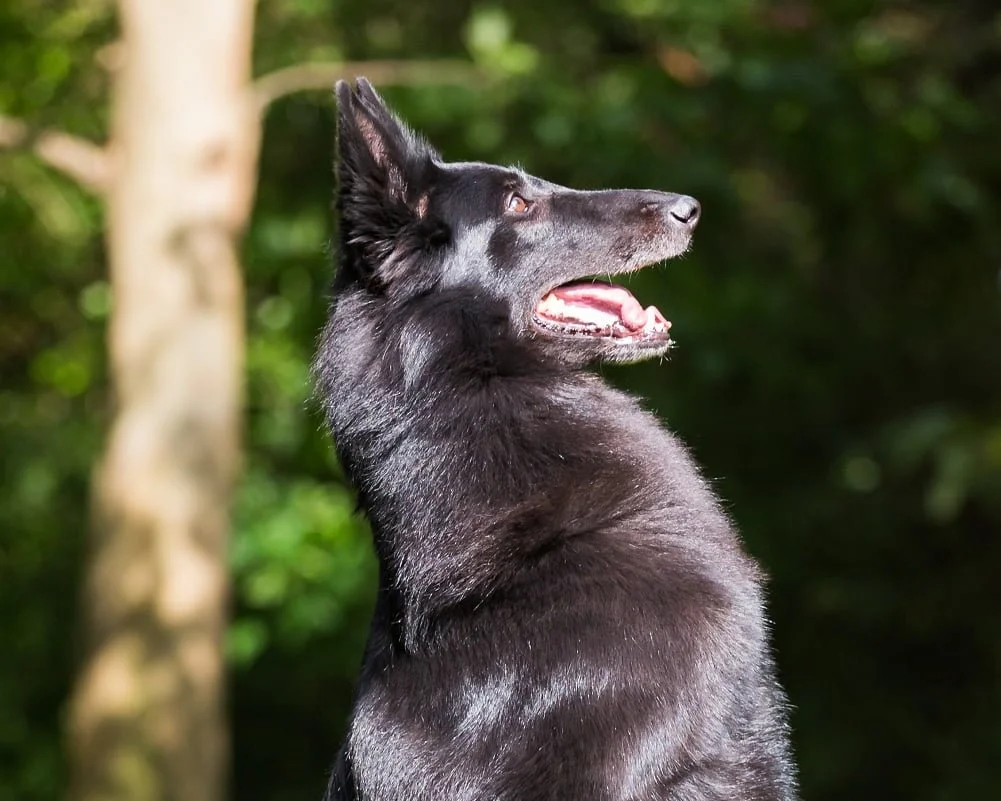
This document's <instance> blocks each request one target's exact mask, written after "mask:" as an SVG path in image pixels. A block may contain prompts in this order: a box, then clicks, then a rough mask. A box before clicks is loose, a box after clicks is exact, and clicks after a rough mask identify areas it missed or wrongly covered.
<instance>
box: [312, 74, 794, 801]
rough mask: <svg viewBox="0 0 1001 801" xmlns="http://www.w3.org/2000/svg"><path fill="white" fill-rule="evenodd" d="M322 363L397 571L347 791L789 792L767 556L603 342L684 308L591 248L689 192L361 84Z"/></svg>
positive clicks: (550, 795)
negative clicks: (567, 183)
mask: <svg viewBox="0 0 1001 801" xmlns="http://www.w3.org/2000/svg"><path fill="white" fill-rule="evenodd" d="M337 98H338V102H339V108H340V113H339V130H340V133H339V150H340V160H339V173H338V175H339V181H340V188H339V194H338V198H337V208H338V211H339V213H340V269H339V272H338V275H337V278H336V280H335V284H334V290H335V297H334V300H333V303H332V306H331V308H330V319H329V322H328V323H327V325H326V328H325V330H324V332H323V335H322V339H321V342H320V346H319V352H318V355H317V357H316V362H315V374H316V378H317V384H318V389H319V393H320V396H321V397H322V400H323V405H324V409H325V412H326V416H327V420H328V423H329V426H330V430H331V433H332V435H333V438H334V441H335V442H336V446H337V452H338V454H339V455H340V458H341V460H342V461H343V464H344V466H345V468H346V470H347V472H348V474H349V476H350V477H351V480H352V481H353V483H354V484H355V486H356V487H357V490H358V495H359V499H360V503H361V506H362V507H363V508H364V509H365V511H366V512H367V514H368V517H369V519H370V521H371V524H372V529H373V532H374V535H375V548H376V550H377V552H378V556H379V563H380V585H379V594H378V601H377V608H376V612H375V617H374V620H373V622H372V630H371V634H370V638H369V642H368V647H367V650H366V654H365V660H364V666H363V668H362V674H361V678H360V684H359V688H358V697H357V700H356V703H355V708H354V713H353V716H352V719H351V723H350V731H349V733H348V736H347V741H346V743H345V745H344V747H343V749H342V752H341V754H340V757H339V759H338V762H337V766H336V768H335V770H334V775H333V777H332V779H331V782H330V786H329V788H328V790H327V795H326V797H327V799H338V801H346V800H347V799H363V800H364V801H411V799H435V800H436V801H437V800H439V799H440V800H441V801H459V800H460V799H461V800H462V801H535V800H536V799H538V800H540V801H541V799H552V801H612V800H613V799H615V801H653V800H654V799H677V800H679V801H680V800H682V799H684V800H685V801H695V800H696V799H698V800H700V801H703V800H708V799H719V801H723V799H726V801H738V800H739V801H753V800H755V799H767V800H768V801H773V800H774V799H792V798H794V797H795V787H794V778H793V769H792V766H791V761H790V758H789V755H788V746H787V734H786V727H785V710H784V699H783V695H782V692H781V690H780V689H779V688H778V687H777V685H776V683H775V680H774V676H773V668H772V663H771V659H770V656H769V646H768V642H767V631H766V625H765V621H764V617H763V614H762V594H761V589H760V586H759V576H758V571H757V569H756V567H755V565H754V563H753V562H752V561H751V560H750V559H749V558H748V557H747V556H746V555H745V554H744V553H743V552H742V550H741V547H740V544H739V542H738V539H737V536H736V535H735V533H734V531H733V529H732V527H731V525H730V523H729V522H728V521H727V518H726V516H725V514H724V513H723V512H722V511H721V510H720V507H719V505H718V503H717V501H716V499H715V498H714V497H713V494H712V492H711V491H710V489H709V487H708V486H707V485H706V483H705V482H704V481H703V480H702V479H701V478H700V477H699V474H698V472H697V470H696V468H695V466H694V465H693V463H692V461H691V459H690V458H689V457H688V455H687V454H686V452H685V450H684V449H683V447H682V446H681V445H680V444H679V443H678V442H677V441H676V440H675V439H674V437H672V436H671V435H670V434H669V433H667V432H666V431H664V430H663V429H662V428H661V427H660V426H659V425H658V423H657V421H656V420H655V419H654V418H653V416H652V415H650V414H648V413H646V412H644V411H643V410H641V409H640V407H639V406H638V405H637V403H636V402H635V401H634V400H633V399H632V398H630V397H627V396H626V395H624V394H622V393H621V392H618V391H615V390H613V389H611V388H609V387H608V386H606V385H605V384H604V383H602V381H601V380H599V379H598V378H597V377H596V376H594V375H592V374H590V373H588V372H586V371H585V370H584V369H583V368H584V367H585V366H586V365H588V364H590V363H594V362H598V361H635V360H638V359H645V358H649V357H652V356H658V355H660V354H663V353H664V352H665V351H666V350H667V349H668V347H669V345H670V338H669V335H668V328H669V326H670V324H669V323H668V322H667V321H666V320H665V319H664V317H663V316H662V315H661V314H660V312H659V311H657V310H656V309H655V308H653V307H649V308H646V309H644V308H643V307H642V306H640V304H639V303H638V302H637V301H636V300H635V298H633V296H632V295H631V294H630V293H629V292H628V291H626V290H625V289H622V288H620V287H615V286H613V285H611V284H606V283H599V282H593V281H590V280H585V281H583V282H579V283H568V282H570V281H573V280H574V279H577V280H578V281H579V280H580V279H582V278H584V277H585V276H587V275H590V274H593V273H600V274H610V273H623V272H627V271H630V270H635V269H638V268H640V267H643V266H645V265H648V264H651V263H653V262H656V261H659V260H662V259H666V258H670V257H672V256H677V255H678V254H680V253H682V252H683V251H685V250H686V248H687V247H688V245H689V241H690V239H691V235H692V230H693V229H694V227H695V224H696V222H697V221H698V217H699V206H698V204H697V203H696V202H695V201H694V200H693V199H692V198H689V197H684V196H681V195H671V194H664V193H662V192H648V191H632V190H628V191H607V192H578V191H574V190H570V189H565V188H563V187H560V186H555V185H553V184H550V183H547V182H546V181H542V180H540V179H538V178H533V177H531V176H529V175H525V174H524V173H522V172H521V171H519V170H516V169H510V168H504V167H494V166H489V165H485V164H446V163H444V162H443V161H442V160H441V158H440V157H439V156H438V155H437V154H436V153H435V152H434V151H433V150H432V149H431V148H430V147H429V146H428V145H427V144H426V143H424V142H423V141H421V140H420V139H419V138H417V137H416V136H415V135H414V134H413V133H411V132H410V131H408V130H407V129H406V128H405V127H404V126H403V125H401V124H400V123H399V122H398V121H397V120H396V119H395V118H394V117H393V115H392V114H391V113H390V112H389V111H388V110H387V109H386V107H385V106H384V105H383V103H382V101H381V100H380V98H379V97H378V95H377V94H376V93H375V91H374V90H373V89H372V87H371V85H369V83H368V82H366V81H364V80H359V81H358V85H357V89H356V90H354V91H352V89H351V88H350V87H349V86H348V85H346V84H344V83H340V84H338V86H337Z"/></svg>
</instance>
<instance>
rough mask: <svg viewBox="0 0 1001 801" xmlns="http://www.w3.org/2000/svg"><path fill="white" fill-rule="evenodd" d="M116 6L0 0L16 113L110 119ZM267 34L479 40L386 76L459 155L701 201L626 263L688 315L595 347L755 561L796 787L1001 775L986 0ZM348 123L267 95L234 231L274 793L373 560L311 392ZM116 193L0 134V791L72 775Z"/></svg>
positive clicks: (316, 755) (242, 506) (353, 636)
mask: <svg viewBox="0 0 1001 801" xmlns="http://www.w3.org/2000/svg"><path fill="white" fill-rule="evenodd" d="M113 36H114V21H113V19H112V17H111V6H110V3H108V2H104V1H103V0H100V1H99V0H89V2H82V3H78V4H76V5H75V6H74V7H73V8H72V9H68V10H67V9H59V10H57V9H56V6H53V5H52V4H45V3H39V2H25V3H21V4H17V5H16V6H15V4H7V5H6V6H4V9H3V10H2V11H0V40H2V44H3V46H2V47H0V75H2V76H3V78H2V79H0V113H4V114H10V115H17V116H21V117H25V118H28V119H30V120H31V121H32V122H38V123H39V124H44V125H50V126H55V127H60V128H63V129H66V130H69V131H71V132H74V133H78V134H83V135H88V136H91V137H94V138H96V139H100V138H101V136H102V133H101V132H102V131H103V130H104V129H105V125H106V116H107V115H106V109H107V106H106V89H107V79H106V75H105V71H104V69H103V68H102V67H101V66H99V64H98V60H101V59H103V60H107V58H108V54H107V51H104V50H101V48H102V47H104V45H106V44H107V43H108V42H110V41H111V40H112V38H113ZM256 36H257V43H256V47H257V49H256V53H255V60H256V65H257V68H258V71H259V72H264V71H267V70H270V69H275V68H278V67H280V66H284V65H287V64H290V63H296V62H300V61H304V60H314V59H315V60H321V59H322V60H329V59H341V58H345V59H352V60H354V59H365V58H372V59H376V58H378V59H409V58H412V59H424V58H432V57H448V58H464V59H468V60H471V61H472V62H474V63H475V64H477V65H478V66H479V67H481V68H482V70H483V71H484V74H485V76H486V77H485V79H484V80H485V83H484V84H483V85H482V86H480V87H475V88H461V87H450V88H442V87H434V86H416V87H410V88H397V89H388V90H387V94H388V95H389V96H390V99H391V101H392V102H393V103H394V104H395V105H396V106H397V107H398V108H399V109H400V110H401V112H402V113H403V115H404V116H405V117H406V118H407V119H409V120H410V121H411V122H412V123H413V124H414V125H415V126H416V127H418V128H420V129H422V130H423V131H424V132H425V133H426V134H427V135H428V136H429V138H430V139H431V140H432V141H433V142H434V143H435V144H436V145H438V146H439V147H440V148H441V150H442V151H443V152H444V154H445V155H446V156H447V157H448V158H452V159H462V158H478V159H484V160H491V161H501V162H520V163H522V164H523V165H524V166H525V167H526V168H527V169H529V170H530V171H532V172H535V173H537V174H541V175H544V176H546V177H548V178H551V179H553V180H557V181H560V182H563V183H567V184H572V185H578V186H622V185H634V186H649V187H663V188H671V189H676V190H679V191H685V192H690V193H692V194H694V195H696V196H697V197H699V198H700V200H702V201H703V206H704V209H705V216H704V221H703V223H702V224H701V226H700V229H699V232H698V234H697V237H696V247H695V250H694V251H693V253H692V254H690V255H689V256H687V257H685V258H684V259H682V260H680V261H679V262H677V263H672V264H671V265H669V266H668V267H666V268H662V269H656V270H651V271H648V272H646V273H644V274H641V275H637V276H635V277H634V278H632V279H631V281H630V286H631V288H632V289H633V290H634V291H635V292H636V293H637V295H639V296H640V297H641V299H642V300H643V301H644V302H645V303H657V304H658V305H659V306H660V308H661V309H663V310H664V311H665V312H666V313H667V314H668V316H669V317H671V319H672V320H673V322H674V324H675V328H674V331H675V332H676V338H677V339H678V341H679V347H678V348H677V350H676V351H675V353H674V355H673V356H672V358H671V360H670V362H669V363H665V364H662V365H658V364H649V365H641V366H637V367H633V368H629V369H626V370H614V371H613V370H609V371H608V375H609V377H610V378H611V379H612V380H614V381H616V382H618V383H620V384H622V385H623V386H626V387H628V388H630V389H633V390H635V391H637V392H640V393H641V394H642V395H643V396H644V397H645V398H647V399H648V402H649V404H650V405H651V406H652V407H653V408H655V409H656V410H657V411H658V412H659V413H660V414H662V415H663V416H664V418H665V419H666V420H668V421H669V422H670V424H671V425H672V426H673V427H674V428H675V429H676V430H678V431H679V432H680V433H681V434H682V436H683V437H684V438H685V439H686V440H687V441H688V442H689V443H690V444H691V445H692V447H693V449H694V451H695V453H696V455H697V457H698V458H699V460H700V461H701V462H702V463H703V464H704V465H705V467H706V472H707V474H708V475H709V476H710V477H712V478H713V480H714V482H715V483H716V485H717V486H718V488H719V489H720V491H721V493H722V494H723V495H724V496H725V497H726V498H727V499H728V503H729V505H730V509H731V513H732V514H733V516H734V517H735V518H736V519H737V521H738V522H739V524H740V526H741V528H742V530H743V531H744V533H745V535H746V539H747V541H748V545H749V547H750V549H751V550H752V551H753V552H754V553H755V554H756V555H757V556H758V557H759V558H760V559H761V560H762V562H763V563H764V564H765V566H766V568H767V570H768V572H769V574H770V576H771V586H770V595H771V609H772V613H773V617H774V620H775V636H776V645H777V652H778V662H779V665H780V668H781V672H782V674H783V678H784V680H785V682H786V683H787V685H788V688H789V691H790V695H791V697H792V700H793V702H794V704H795V706H796V711H795V714H794V718H793V725H794V729H795V739H796V747H797V751H798V756H799V761H800V763H801V769H802V779H803V785H804V797H808V798H813V799H818V801H819V800H822V799H835V798H847V797H852V798H870V797H871V798H880V799H897V798H900V799H904V798H906V799H908V801H916V800H917V799H927V800H928V801H932V799H945V798H949V799H951V798H964V797H967V798H990V797H994V796H995V795H997V792H998V789H999V787H1001V785H999V782H998V779H997V775H996V774H997V771H996V767H995V766H996V762H997V760H998V758H999V757H1001V727H999V724H998V722H997V709H998V706H999V703H1001V690H999V687H1001V649H999V646H998V636H997V628H998V620H999V613H1001V606H999V603H998V601H997V598H998V594H997V590H996V587H995V586H994V581H995V574H996V573H997V570H998V568H999V567H1001V539H999V538H998V536H997V534H998V531H999V530H1001V359H999V358H998V343H1001V294H999V268H1001V219H999V217H1001V209H999V201H998V197H999V194H998V191H999V188H1001V156H999V153H1001V151H999V149H998V139H999V137H1001V117H999V115H998V114H997V109H999V108H1001V79H999V76H998V73H997V68H996V65H997V63H998V60H999V58H1001V15H999V14H998V13H997V12H996V11H994V10H993V9H992V8H991V5H990V4H987V3H974V2H972V1H971V2H960V3H953V4H945V5H944V4H939V3H934V2H931V0H913V2H909V3H898V2H877V3H861V2H856V0H836V1H835V2H830V3H824V4H819V3H805V2H798V1H797V0H789V2H782V3H771V2H764V0H713V2H709V0H704V1H703V2H680V0H597V1H596V2H590V3H579V2H571V1H570V0H558V1H557V2H550V3H538V2H527V0H515V2H507V3H490V4H467V3H448V2H445V1H444V0H426V2H424V3H399V2H394V1H393V0H342V1H341V2H339V3H336V4H331V3H326V2H319V1H318V0H308V1H307V0H264V2H261V3H259V4H258V29H257V35H256ZM99 54H100V56H99ZM332 134H333V114H332V107H331V100H330V93H329V92H328V93H322V92H317V93H308V94H304V95H301V96H296V97H292V98H289V99H287V100H284V101H281V102H279V103H277V104H276V105H275V106H274V107H273V109H272V110H271V112H270V114H269V116H268V119H267V126H266V136H265V143H264V151H263V154H262V162H261V183H260V190H259V196H258V203H257V206H256V210H255V214H254V219H253V224H252V226H251V229H250V231H249V233H248V236H247V240H246V247H245V267H246V274H247V282H248V293H247V319H248V328H249V347H248V358H247V395H248V410H247V426H246V458H245V467H246V469H245V473H244V477H243V480H242V483H241V486H240V491H239V496H238V500H237V504H236V508H235V510H234V529H235V531H234V542H233V549H232V567H233V574H234V619H233V624H232V627H231V629H230V632H229V636H228V641H227V644H228V648H229V654H230V656H231V662H232V667H233V692H232V697H231V706H232V713H233V721H234V725H233V736H234V783H235V789H234V797H238V798H252V799H260V800H261V801H281V800H282V799H291V798H299V797H304V796H305V797H310V794H312V797H319V795H320V792H321V787H322V784H323V774H324V770H325V768H326V765H327V763H328V762H329V760H330V758H331V757H332V754H333V750H334V748H335V746H336V742H337V738H338V736H339V732H340V730H341V727H342V726H343V722H344V715H345V714H346V710H347V709H348V706H349V704H350V694H351V682H352V677H353V674H354V671H355V668H356V666H357V663H358V660H359V657H360V650H361V647H362V644H363V642H364V636H365V625H366V622H367V621H366V619H367V615H368V610H369V609H370V606H371V602H372V597H371V593H372V587H373V583H374V576H375V567H374V564H373V561H372V557H371V554H370V552H369V546H368V540H367V532H366V530H365V528H364V524H363V522H362V521H361V520H360V519H359V518H358V517H357V516H356V515H354V513H353V508H354V507H353V499H352V497H351V495H350V492H349V491H348V490H347V489H346V488H345V486H344V484H343V478H342V476H341V475H340V473H339V471H338V469H337V466H336V465H335V464H334V461H333V458H332V455H331V452H330V447H329V443H328V442H327V440H326V437H325V436H324V434H323V432H322V425H321V422H320V419H319V415H318V414H317V412H316V409H315V404H313V403H312V402H311V401H310V399H309V391H310V390H309V379H308V364H309V360H310V358H311V353H312V348H313V345H314V342H315V337H316V334H317V331H318V330H319V327H320V325H321V324H322V320H323V316H324V311H325V303H326V296H327V286H328V282H329V274H330V263H331V261H332V259H331V255H330V248H329V242H330V241H331V235H332V228H331V221H330V219H329V216H328V211H329V208H330V199H331V196H332V186H331V180H332V177H331V176H332V174H331V170H330V166H329V162H330V158H331V154H332V138H333V136H332ZM100 226H101V211H100V207H99V205H98V204H96V203H95V202H94V201H92V200H91V199H89V198H88V197H86V196H85V195H83V194H82V193H81V192H80V191H79V190H78V189H76V188H75V187H74V186H73V185H71V184H70V183H68V182H67V181H66V180H65V179H64V178H62V177H61V176H59V175H57V174H55V173H53V172H51V171H50V170H49V169H48V168H46V167H44V166H42V165H41V164H39V163H38V162H37V161H36V160H35V159H34V158H33V157H31V156H30V155H27V154H24V153H11V152H4V151H0V245H2V252H3V253H4V257H3V258H2V259H0V293H2V305H0V309H2V311H0V359H2V370H3V373H2V375H3V380H2V383H0V466H2V468H3V479H2V490H0V629H2V631H3V632H4V635H5V636H4V644H5V648H4V657H3V658H2V659H0V760H3V762H0V764H3V769H0V801H6V800H7V799H18V801H42V800H43V799H44V800H46V801H47V800H48V799H53V798H56V797H57V796H58V795H59V793H60V788H61V785H62V781H63V775H62V758H61V756H60V748H59V746H60V739H59V738H60V734H59V726H60V722H61V716H62V705H63V704H64V702H65V698H66V692H67V689H68V686H69V681H70V678H71V673H72V668H73V664H74V658H75V639H74V638H75V629H74V623H73V621H74V613H73V608H74V604H75V600H76V593H77V586H78V581H79V576H80V564H81V559H82V554H83V552H84V548H85V539H84V537H85V531H86V528H87V524H86V520H87V512H86V500H87V481H88V477H89V470H90V468H91V465H92V463H93V460H94V458H95V456H96V454H97V453H98V450H99V447H100V439H101V434H102V431H103V425H104V423H105V422H106V410H107V402H108V401H107V385H106V361H105V355H104V351H103V333H104V331H103V329H104V325H105V322H106V320H107V315H108V313H109V309H110V304H111V301H112V299H111V297H110V293H109V290H108V285H107V283H106V281H107V276H106V274H105V271H104V267H103V252H102V241H101V233H100ZM600 268H601V265H595V270H596V271H600ZM8 755H9V756H8ZM8 760H9V767H8V764H4V763H7V761H8Z"/></svg>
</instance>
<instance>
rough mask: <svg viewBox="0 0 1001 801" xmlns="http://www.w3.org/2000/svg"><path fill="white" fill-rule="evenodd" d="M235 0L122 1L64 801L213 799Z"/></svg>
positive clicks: (238, 131)
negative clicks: (106, 408) (97, 405)
mask: <svg viewBox="0 0 1001 801" xmlns="http://www.w3.org/2000/svg"><path fill="white" fill-rule="evenodd" d="M253 5H254V4H253V2H252V0H210V2H206V0H169V2H167V1H166V0H161V1H160V2H153V1H152V0H121V1H120V3H119V7H120V18H121V30H122V34H123V44H124V51H123V59H122V64H121V67H120V69H119V70H117V71H116V75H115V89H114V98H113V121H112V131H111V138H110V143H109V146H108V154H109V156H110V159H111V166H112V168H113V169H112V173H111V174H112V176H113V177H112V179H111V181H110V185H109V187H108V189H107V198H108V249H109V255H110V267H111V280H112V287H113V293H114V298H115V306H114V310H113V316H112V320H111V324H110V330H109V348H110V355H111V366H112V378H113V386H114V391H115V403H116V408H115V417H114V421H113V424H112V428H111V431H110V434H109V439H108V443H107V446H106V452H105V454H104V457H103V460H102V462H101V464H100V465H99V467H98V469H97V471H96V474H95V481H94V488H93V492H94V495H93V509H94V519H93V521H92V527H93V536H94V541H93V544H92V552H91V557H90V559H91V561H90V563H89V567H88V573H87V576H86V579H85V587H84V598H83V603H84V628H85V633H86V639H87V644H86V645H87V656H86V660H85V662H84V665H83V667H82V670H81V672H80V675H79V679H78V682H77V686H76V688H75V693H74V697H73V701H72V707H71V720H70V750H71V760H72V778H71V786H70V791H69V795H70V799H72V801H126V800H127V801H152V800H153V799H156V800H157V801H219V799H222V798H223V797H224V795H225V784H226V765H227V761H228V760H227V738H226V726H225V719H224V692H223V673H224V667H223V654H222V636H223V628H224V622H225V609H226V602H227V576H226V559H225V551H226V542H227V530H228V507H229V502H230V496H231V489H232V485H233V480H234V476H235V473H236V469H237V462H238V453H239V448H238V439H239V430H240V407H241V376H242V366H243V294H242V288H241V276H240V271H239V264H238V257H237V246H238V238H239V235H240V232H241V230H242V228H243V226H244V224H245V222H246V219H247V215H248V210H249V208H250V204H251V200H252V194H253V186H254V173H255V170H254V162H255V157H256V150H257V137H258V136H259V125H258V118H257V109H256V106H255V103H254V101H253V97H252V93H251V92H250V91H249V78H250V53H251V32H252V25H253Z"/></svg>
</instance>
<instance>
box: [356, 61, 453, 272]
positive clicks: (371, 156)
mask: <svg viewBox="0 0 1001 801" xmlns="http://www.w3.org/2000/svg"><path fill="white" fill-rule="evenodd" d="M336 91H337V106H338V121H337V133H338V136H337V139H338V163H337V178H338V184H339V186H338V195H337V206H338V209H339V211H340V213H341V221H340V222H341V235H340V238H341V271H340V273H339V275H340V280H349V279H350V278H351V277H354V278H359V279H362V280H364V281H366V282H369V281H370V280H371V279H373V278H374V279H375V280H376V282H377V283H378V284H381V285H383V286H388V285H389V284H391V283H393V281H394V280H395V278H396V277H398V276H399V275H401V274H402V272H403V271H404V268H405V266H406V264H407V263H408V262H407V258H406V257H407V255H408V253H410V252H412V251H414V250H417V249H420V247H421V246H422V245H423V243H424V242H425V241H428V240H429V239H430V238H432V237H434V236H439V235H440V234H439V233H438V232H437V230H436V226H435V224H434V221H433V220H430V219H428V195H427V192H428V186H429V184H430V182H431V180H432V174H433V172H434V171H435V169H436V167H435V162H436V161H437V160H438V156H437V154H436V153H435V152H434V151H433V150H432V149H431V147H430V146H429V145H428V144H427V143H426V142H424V141H423V140H422V139H421V138H420V137H418V136H417V135H416V134H415V133H413V131H411V130H410V129H409V128H407V127H406V126H405V125H404V124H403V123H402V122H400V121H399V120H398V119H397V118H396V117H395V116H394V115H393V113H392V112H391V111H390V110H389V109H388V108H387V107H386V105H385V103H383V102H382V98H380V97H379V95H377V94H376V92H375V89H373V88H372V84H370V83H369V82H368V81H366V80H365V79H364V78H359V79H358V80H357V88H355V89H354V90H352V89H351V87H350V86H349V85H348V84H347V83H345V82H344V81H339V82H338V83H337V90H336Z"/></svg>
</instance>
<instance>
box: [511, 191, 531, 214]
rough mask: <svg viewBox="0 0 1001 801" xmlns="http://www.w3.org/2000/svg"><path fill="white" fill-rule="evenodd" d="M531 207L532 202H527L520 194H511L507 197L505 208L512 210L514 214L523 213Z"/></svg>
mask: <svg viewBox="0 0 1001 801" xmlns="http://www.w3.org/2000/svg"><path fill="white" fill-rule="evenodd" d="M530 208H532V204H531V203H529V202H528V201H527V200H525V198H523V197H522V196H521V195H515V194H512V195H511V197H509V198H508V199H507V210H508V211H513V212H514V213H515V214H524V213H525V212H526V211H528V210H529V209H530Z"/></svg>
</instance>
